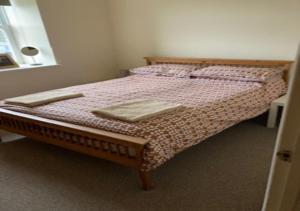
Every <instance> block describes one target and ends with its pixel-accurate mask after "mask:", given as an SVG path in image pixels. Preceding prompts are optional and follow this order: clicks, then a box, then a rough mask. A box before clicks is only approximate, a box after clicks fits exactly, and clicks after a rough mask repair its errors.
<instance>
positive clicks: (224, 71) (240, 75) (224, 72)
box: [191, 65, 283, 82]
mask: <svg viewBox="0 0 300 211" xmlns="http://www.w3.org/2000/svg"><path fill="white" fill-rule="evenodd" d="M282 74H283V68H265V67H239V66H221V65H217V66H209V67H205V68H202V69H198V70H196V71H193V72H192V74H191V77H194V78H212V79H225V80H237V81H252V82H265V81H267V80H269V79H271V78H273V77H276V76H280V75H282Z"/></svg>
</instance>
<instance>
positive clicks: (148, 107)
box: [92, 100, 183, 122]
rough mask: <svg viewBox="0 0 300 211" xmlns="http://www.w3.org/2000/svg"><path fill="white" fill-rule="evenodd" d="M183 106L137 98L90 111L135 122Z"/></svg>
mask: <svg viewBox="0 0 300 211" xmlns="http://www.w3.org/2000/svg"><path fill="white" fill-rule="evenodd" d="M181 107H183V106H182V105H181V104H174V103H169V102H162V101H155V100H137V101H132V102H128V103H124V104H119V105H114V106H109V107H105V108H99V109H95V110H93V111H92V113H93V114H95V115H96V116H97V115H98V116H101V117H108V118H113V119H118V120H122V121H126V122H137V121H141V120H144V119H148V118H150V117H153V116H157V115H160V114H164V113H167V112H171V111H174V110H176V109H178V108H181Z"/></svg>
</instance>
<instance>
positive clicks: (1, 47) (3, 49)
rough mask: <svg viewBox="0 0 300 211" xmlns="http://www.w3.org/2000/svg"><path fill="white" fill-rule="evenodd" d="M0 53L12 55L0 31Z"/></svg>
mask: <svg viewBox="0 0 300 211" xmlns="http://www.w3.org/2000/svg"><path fill="white" fill-rule="evenodd" d="M0 53H9V54H12V50H11V48H10V45H9V42H8V40H7V38H6V35H5V33H4V31H2V30H0Z"/></svg>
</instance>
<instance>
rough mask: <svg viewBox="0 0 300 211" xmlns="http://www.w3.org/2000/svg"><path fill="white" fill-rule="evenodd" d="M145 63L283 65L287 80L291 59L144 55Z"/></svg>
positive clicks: (286, 79)
mask: <svg viewBox="0 0 300 211" xmlns="http://www.w3.org/2000/svg"><path fill="white" fill-rule="evenodd" d="M145 60H146V62H147V65H153V64H198V65H238V66H239V65H240V66H261V67H283V68H284V76H283V78H284V80H285V81H288V80H289V72H290V69H291V67H292V64H293V61H289V60H245V59H210V58H180V57H145Z"/></svg>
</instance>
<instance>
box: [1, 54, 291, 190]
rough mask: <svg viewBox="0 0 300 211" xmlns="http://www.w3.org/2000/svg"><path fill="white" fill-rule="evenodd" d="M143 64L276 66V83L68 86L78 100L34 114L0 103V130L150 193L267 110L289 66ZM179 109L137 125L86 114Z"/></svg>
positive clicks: (151, 81) (134, 81)
mask: <svg viewBox="0 0 300 211" xmlns="http://www.w3.org/2000/svg"><path fill="white" fill-rule="evenodd" d="M145 59H146V61H147V65H157V64H184V65H201V66H215V65H224V66H232V65H235V66H240V67H282V68H283V69H284V74H283V76H282V77H281V78H280V79H276V80H273V81H270V82H268V83H259V82H255V81H253V82H248V81H237V82H233V81H230V80H215V79H208V78H178V77H159V76H153V75H150V76H145V75H132V76H129V77H125V78H121V79H114V80H110V81H104V82H99V83H93V84H86V85H81V86H74V87H68V88H65V90H71V91H77V92H81V93H83V94H84V96H85V97H84V98H78V99H69V100H66V101H60V102H55V103H51V104H49V105H45V106H39V107H37V108H26V107H22V106H16V105H5V104H1V105H0V129H3V130H6V131H9V132H13V133H17V134H20V135H24V136H26V137H30V138H32V139H34V140H37V141H41V142H45V143H48V144H52V145H56V146H59V147H63V148H66V149H69V150H73V151H76V152H80V153H84V154H87V155H90V156H94V157H98V158H102V159H105V160H109V161H112V162H115V163H118V164H122V165H125V166H129V167H132V168H134V169H136V170H137V171H138V173H139V178H140V181H141V185H142V188H143V189H144V190H149V189H151V188H152V187H153V183H152V180H151V175H150V174H151V172H152V171H154V170H155V169H156V168H158V167H159V166H161V165H163V164H164V163H166V162H167V161H168V160H170V159H171V158H172V157H174V156H175V155H176V154H178V153H180V152H182V151H183V150H185V149H188V148H189V147H191V146H194V145H197V144H198V143H200V142H202V141H204V140H206V139H207V138H208V137H210V136H213V135H215V134H217V133H219V132H221V131H223V130H225V129H226V128H229V127H231V126H233V125H235V124H237V123H239V122H241V121H244V120H247V119H251V118H254V117H256V116H258V115H261V114H262V113H264V112H266V111H267V110H268V109H269V106H270V103H271V102H272V101H273V100H274V99H276V98H277V97H278V96H280V95H282V94H283V93H284V91H285V88H286V82H287V81H288V72H289V70H290V68H291V64H292V62H291V61H262V60H230V59H187V58H165V57H146V58H145ZM137 98H151V99H155V100H166V99H167V100H168V101H170V102H176V103H178V102H179V103H181V104H183V105H184V108H181V109H179V110H177V111H176V112H171V113H167V114H163V115H159V116H157V117H153V118H149V119H147V120H143V121H140V122H137V123H128V122H122V121H117V120H114V119H106V118H99V117H96V116H94V115H93V114H91V113H90V112H89V111H90V109H91V108H93V107H95V106H99V105H101V106H108V105H111V104H115V103H120V102H124V101H127V100H130V99H137Z"/></svg>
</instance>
